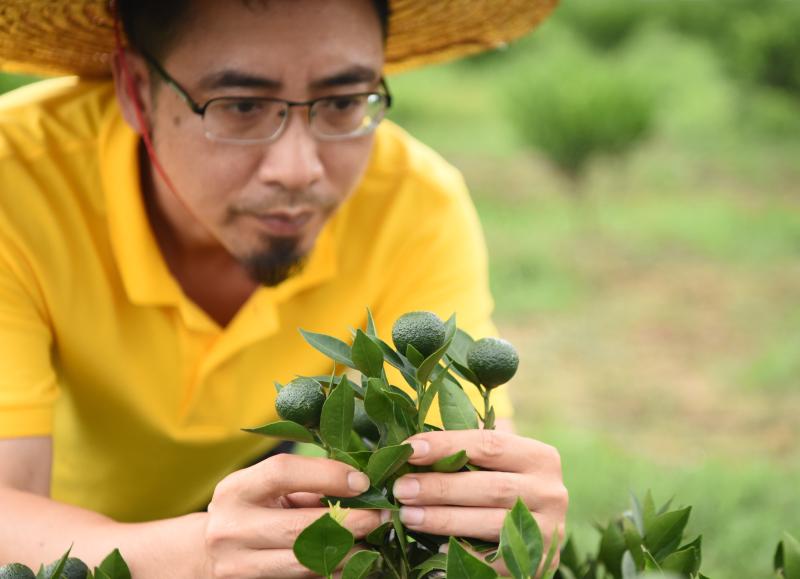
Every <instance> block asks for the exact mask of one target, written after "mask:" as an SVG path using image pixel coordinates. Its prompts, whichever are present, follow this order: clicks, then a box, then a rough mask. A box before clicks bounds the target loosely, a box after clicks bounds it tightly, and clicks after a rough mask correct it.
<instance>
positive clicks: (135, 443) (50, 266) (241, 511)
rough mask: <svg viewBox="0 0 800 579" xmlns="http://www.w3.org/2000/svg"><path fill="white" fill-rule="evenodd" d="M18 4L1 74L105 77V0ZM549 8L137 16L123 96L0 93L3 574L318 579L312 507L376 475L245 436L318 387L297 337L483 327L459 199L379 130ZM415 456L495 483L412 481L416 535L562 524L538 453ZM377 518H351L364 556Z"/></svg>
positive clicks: (289, 3) (408, 6) (214, 2)
mask: <svg viewBox="0 0 800 579" xmlns="http://www.w3.org/2000/svg"><path fill="white" fill-rule="evenodd" d="M7 4H9V3H7ZM10 4H15V3H14V2H10ZM16 4H18V6H17V8H18V10H12V9H10V8H9V9H8V10H6V11H5V13H4V14H3V16H2V18H14V17H16V18H19V19H21V21H19V22H15V23H14V24H15V26H2V27H0V29H2V30H6V31H7V36H8V35H10V37H7V38H3V39H0V55H1V56H2V60H0V66H4V65H8V66H11V65H16V67H19V66H20V63H23V64H24V63H26V62H27V63H30V65H31V66H30V67H29V70H34V69H35V68H36V67H37V66H38V67H40V68H41V67H47V68H49V69H51V70H57V71H62V72H70V71H71V72H77V73H80V74H82V75H83V76H84V77H88V76H92V75H94V76H98V75H100V76H102V75H103V73H104V72H105V71H106V70H107V69H106V67H107V66H108V65H107V64H105V61H104V60H103V59H102V58H98V57H97V54H102V53H103V51H104V50H108V49H109V48H110V44H111V42H112V40H111V38H112V35H111V33H110V28H109V24H108V13H107V12H106V9H105V6H104V5H103V4H102V3H101V2H99V1H98V0H84V1H83V2H75V1H70V2H66V1H65V2H41V3H31V2H29V1H28V0H25V1H24V2H23V1H22V0H18V1H17V2H16ZM550 8H552V1H544V0H542V1H540V2H531V1H530V0H526V1H525V2H521V1H520V2H504V3H503V7H502V8H500V7H499V6H497V5H496V3H494V2H471V3H465V4H463V5H461V6H460V7H459V8H456V7H455V3H452V2H447V3H444V2H441V3H430V2H422V1H420V2H413V1H405V2H401V1H398V2H393V3H392V4H391V6H389V7H387V6H386V5H385V4H384V3H382V2H379V1H372V0H336V1H332V0H326V1H325V2H322V1H320V0H269V1H263V0H262V1H255V0H251V1H246V0H225V1H222V0H196V1H193V2H186V1H181V2H178V1H175V2H169V3H161V2H156V1H152V2H142V1H141V0H140V1H138V2H136V1H133V0H131V1H130V2H124V3H122V4H121V6H120V13H121V15H122V17H123V20H124V23H125V28H126V31H127V33H128V37H129V39H130V42H131V46H130V48H128V49H127V50H125V51H124V52H121V53H120V54H118V55H117V57H116V58H114V59H113V62H112V63H111V72H112V73H113V84H112V83H109V82H107V81H105V80H103V79H102V78H101V79H99V80H93V81H90V80H86V79H84V80H81V81H78V80H77V79H74V78H72V79H66V80H65V79H57V80H51V81H46V82H44V83H42V84H39V85H35V86H33V87H29V88H26V89H23V90H22V91H18V92H17V93H15V94H12V95H8V96H7V97H4V99H3V100H2V103H0V119H1V120H2V124H1V125H0V126H1V127H2V128H0V183H2V188H1V189H0V512H2V522H1V523H0V563H4V562H8V561H10V560H17V561H21V562H24V563H27V564H29V565H38V563H40V562H42V561H49V560H52V559H54V558H55V557H56V556H57V555H59V554H60V553H61V552H63V551H64V550H65V549H66V548H67V547H68V546H69V545H73V546H74V547H73V551H72V552H73V554H74V555H76V556H79V557H81V558H83V559H84V560H86V561H87V562H89V563H97V562H98V561H99V559H100V558H101V557H102V556H103V555H104V554H106V553H107V552H109V551H110V550H111V549H113V548H115V547H118V548H120V550H121V551H122V553H123V555H124V556H125V558H126V559H127V560H128V562H129V563H130V565H131V568H132V570H133V574H134V576H135V577H145V578H148V579H150V578H158V577H165V578H167V577H168V578H180V577H187V578H189V577H192V578H195V577H304V576H308V572H307V570H305V569H304V568H303V567H302V566H300V565H299V563H298V562H297V561H296V560H295V558H294V556H293V554H292V550H291V547H292V543H293V541H294V539H295V537H296V536H297V534H298V533H299V532H300V530H302V529H303V528H304V527H305V526H306V525H308V524H309V523H310V522H312V521H313V520H315V519H316V518H318V517H319V516H320V514H321V513H322V512H323V511H322V509H321V508H320V507H319V501H318V498H319V495H320V494H332V495H346V496H354V495H357V494H359V493H360V492H361V491H363V490H364V489H365V488H366V485H367V481H366V480H365V477H364V476H363V475H362V474H361V473H358V472H356V471H355V470H354V469H352V468H350V467H348V466H346V465H344V464H341V463H337V462H333V461H329V460H326V459H316V458H307V457H300V456H293V455H288V454H279V455H275V456H272V457H270V458H267V459H265V460H262V461H257V459H258V457H259V456H262V455H263V454H264V452H266V451H268V450H269V449H270V444H274V443H272V442H265V441H264V440H263V439H257V438H258V437H255V436H252V435H246V434H244V433H242V432H241V430H240V429H241V428H242V427H246V426H256V425H259V424H261V423H264V422H267V421H269V420H272V419H274V417H275V415H274V409H273V404H274V396H275V393H274V389H273V388H272V386H271V384H272V382H273V381H276V380H277V381H281V382H286V381H288V380H290V379H291V378H292V377H293V376H294V375H296V374H302V375H316V374H320V373H324V372H326V371H330V367H329V366H328V365H326V362H325V361H324V360H323V358H322V357H321V356H319V355H317V354H316V353H314V352H313V351H312V350H311V349H310V348H309V347H308V346H306V345H305V344H304V343H303V342H302V338H301V337H300V335H299V334H298V332H297V328H298V327H302V328H306V329H309V330H314V331H321V332H326V333H335V334H339V335H340V336H341V337H342V338H345V337H346V331H347V328H348V327H350V326H353V327H357V326H361V325H363V322H364V311H365V307H366V306H370V307H371V308H372V309H373V311H374V313H375V316H376V321H377V324H378V330H379V332H380V333H382V334H383V335H387V334H388V332H389V328H390V327H391V324H392V322H393V321H394V319H396V318H397V317H398V316H399V315H400V314H402V313H404V312H406V311H410V310H423V309H424V310H432V311H435V312H437V313H439V314H440V315H442V316H448V315H449V314H450V313H452V312H454V311H455V312H457V313H458V316H459V325H460V326H462V327H464V328H465V329H467V330H468V331H469V332H470V333H472V334H473V335H476V336H482V335H486V334H489V333H492V332H493V328H492V326H491V321H490V319H489V314H490V310H491V300H490V298H489V296H488V292H487V289H486V285H487V284H486V271H485V269H486V268H485V259H484V249H483V246H482V240H481V237H480V232H479V229H478V226H477V221H476V217H475V214H474V210H473V208H472V206H471V205H470V203H469V200H468V197H467V195H466V192H465V190H464V187H463V183H462V182H461V180H460V177H459V176H458V174H457V173H456V172H455V171H454V170H453V169H451V168H450V167H448V166H447V165H446V164H444V162H443V161H442V160H441V159H440V158H438V157H436V156H435V155H434V154H433V153H432V152H430V151H429V150H427V149H426V148H424V147H423V146H422V145H420V144H419V143H417V142H415V141H413V140H412V139H411V138H410V137H409V136H408V135H406V134H405V133H403V132H402V131H401V130H399V129H398V128H397V127H395V126H393V125H391V124H389V123H383V124H381V126H380V127H379V128H378V124H379V123H380V121H381V119H382V118H383V115H384V113H385V112H386V109H387V108H388V106H389V103H390V97H389V93H388V89H387V86H386V83H385V81H383V80H382V71H383V70H384V69H385V68H387V69H391V68H400V67H402V66H406V67H407V66H411V65H413V64H417V65H419V64H422V63H425V62H432V61H434V60H436V59H442V58H446V57H453V56H456V55H458V54H463V53H465V52H467V51H469V50H470V49H472V50H474V46H475V44H476V39H478V41H482V40H481V39H483V41H485V39H487V38H488V39H492V40H494V41H497V42H499V41H502V40H508V39H511V38H512V37H513V36H516V35H519V34H521V33H522V32H524V31H525V30H527V29H529V28H531V27H532V26H533V25H534V24H535V23H536V22H538V20H539V19H541V18H542V17H544V15H545V14H546V12H547V11H549V9H550ZM388 9H391V22H392V25H391V32H390V33H388V38H385V36H386V34H387V31H386V17H387V14H388ZM14 15H16V16H14ZM437 19H438V20H437ZM81 23H83V28H81ZM9 31H10V32H9ZM14 35H16V36H14ZM387 61H388V64H389V66H385V65H386V64H387ZM452 98H457V96H455V95H454V96H452ZM376 128H377V129H378V130H377V131H376ZM500 406H501V407H502V404H501V405H500ZM499 410H500V413H501V414H503V413H505V415H506V416H507V415H508V410H507V406H506V409H505V410H503V409H502V408H499ZM456 434H457V435H456ZM411 443H412V444H413V445H414V448H415V455H414V457H413V458H412V462H415V463H417V464H430V463H432V462H433V461H435V460H437V459H438V458H441V457H443V456H446V455H448V454H451V453H452V452H455V451H457V450H460V449H466V450H467V452H468V454H469V456H470V457H471V460H472V461H473V462H474V463H475V464H479V465H481V466H483V467H485V468H486V469H487V471H485V472H473V473H457V474H451V475H440V474H435V473H431V474H424V475H422V474H419V475H412V476H407V477H405V478H403V479H401V480H400V481H399V482H398V486H397V487H395V495H396V496H397V497H398V498H402V501H403V502H404V503H405V504H406V505H407V506H406V507H404V509H403V511H402V517H403V519H404V521H405V522H406V524H407V525H409V526H410V527H412V528H415V529H419V530H421V531H426V532H432V533H440V534H453V535H463V536H473V537H477V538H482V539H487V540H496V539H497V537H498V535H499V529H500V524H501V521H502V518H503V516H504V515H505V512H506V509H508V508H510V507H511V505H512V504H513V502H514V501H515V499H516V498H517V496H521V497H522V498H523V499H524V500H525V501H526V503H527V504H528V505H529V507H530V508H531V510H532V511H533V512H534V514H535V516H536V517H537V519H538V520H539V523H540V525H541V527H542V530H543V532H544V534H545V536H546V537H550V536H551V535H552V533H553V531H554V530H556V529H558V530H561V529H562V528H563V523H564V514H565V510H566V491H565V490H564V487H563V484H562V482H561V472H560V465H559V459H558V454H557V453H556V452H555V451H554V450H553V449H552V448H550V447H548V446H547V445H544V444H542V443H539V442H536V441H533V440H530V439H526V438H523V437H519V436H516V435H513V434H511V433H510V432H498V433H491V432H483V431H468V432H459V433H452V432H441V433H428V434H425V435H419V436H416V437H414V438H413V439H412V440H411ZM253 461H257V462H256V463H255V464H254V465H253V466H250V467H247V468H244V467H245V466H246V465H248V464H251V463H253ZM209 500H210V503H209ZM206 505H208V508H207V512H205V511H204V510H203V508H204V507H205V506H206ZM379 522H380V513H377V512H368V511H353V512H352V513H351V514H350V515H349V516H348V518H347V520H346V524H347V526H348V527H350V528H351V529H352V530H353V531H354V533H355V534H356V535H357V536H359V537H363V536H364V535H365V533H366V532H368V531H369V530H371V529H372V528H374V527H375V526H377V525H378V524H379Z"/></svg>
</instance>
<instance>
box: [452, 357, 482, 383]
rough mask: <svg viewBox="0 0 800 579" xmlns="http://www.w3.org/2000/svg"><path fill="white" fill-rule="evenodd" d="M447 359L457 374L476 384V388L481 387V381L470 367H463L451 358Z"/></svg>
mask: <svg viewBox="0 0 800 579" xmlns="http://www.w3.org/2000/svg"><path fill="white" fill-rule="evenodd" d="M447 359H448V360H449V361H450V364H452V366H453V370H454V371H455V373H456V374H458V375H459V376H461V377H462V378H463V379H464V380H466V381H468V382H472V383H473V384H475V386H478V387H480V384H481V381H480V380H479V379H478V377H477V376H476V375H475V372H473V371H472V370H470V369H469V367H467V366H462V365H461V364H459V363H458V362H456V361H455V360H453V359H452V358H450V357H449V356H448V357H447Z"/></svg>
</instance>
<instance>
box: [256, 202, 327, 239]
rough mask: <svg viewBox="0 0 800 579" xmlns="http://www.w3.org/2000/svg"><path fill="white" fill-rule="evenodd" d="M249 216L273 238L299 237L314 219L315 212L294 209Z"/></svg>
mask: <svg viewBox="0 0 800 579" xmlns="http://www.w3.org/2000/svg"><path fill="white" fill-rule="evenodd" d="M248 215H249V216H250V217H252V218H253V219H255V221H256V222H257V223H258V225H259V227H260V228H261V229H262V230H263V231H264V232H265V233H267V234H268V235H269V236H271V237H298V236H299V235H301V234H302V233H303V231H304V229H305V227H306V225H308V223H309V221H311V219H312V218H313V217H314V212H313V211H311V210H310V209H292V210H280V211H270V212H268V213H249V214H248Z"/></svg>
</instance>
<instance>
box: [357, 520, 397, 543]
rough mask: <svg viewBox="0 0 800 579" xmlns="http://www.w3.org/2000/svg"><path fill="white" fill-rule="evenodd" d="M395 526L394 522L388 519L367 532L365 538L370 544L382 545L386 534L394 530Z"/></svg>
mask: <svg viewBox="0 0 800 579" xmlns="http://www.w3.org/2000/svg"><path fill="white" fill-rule="evenodd" d="M393 526H394V524H393V523H392V521H386V522H385V523H383V524H382V525H380V526H378V527H375V528H374V529H372V530H371V531H370V532H369V533H367V536H366V537H364V539H365V540H366V541H367V543H369V544H370V545H374V546H376V547H380V546H381V545H383V542H384V540H385V539H386V535H388V534H389V531H391V530H392V527H393Z"/></svg>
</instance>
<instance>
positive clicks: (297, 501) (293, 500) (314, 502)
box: [283, 493, 322, 509]
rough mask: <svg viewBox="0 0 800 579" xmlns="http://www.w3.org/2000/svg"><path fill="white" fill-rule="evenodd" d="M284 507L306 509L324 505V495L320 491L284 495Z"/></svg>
mask: <svg viewBox="0 0 800 579" xmlns="http://www.w3.org/2000/svg"><path fill="white" fill-rule="evenodd" d="M283 498H284V499H285V502H286V504H285V506H284V508H287V509H305V508H313V507H319V506H322V495H321V494H318V493H291V494H288V495H286V496H285V497H283Z"/></svg>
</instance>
